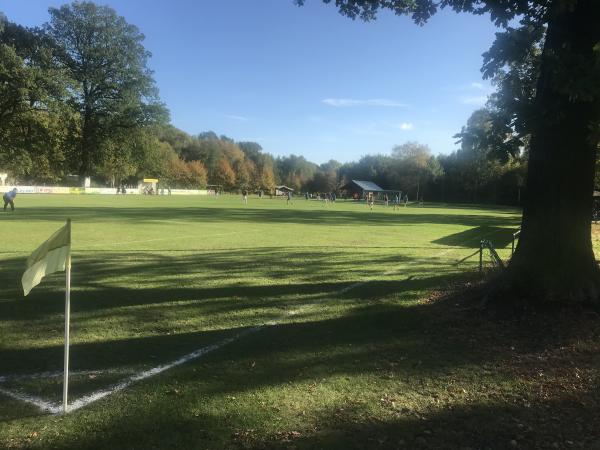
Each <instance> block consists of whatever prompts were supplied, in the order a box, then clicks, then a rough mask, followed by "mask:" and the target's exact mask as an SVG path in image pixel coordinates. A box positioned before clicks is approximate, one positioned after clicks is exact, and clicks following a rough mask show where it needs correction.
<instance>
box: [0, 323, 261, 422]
mask: <svg viewBox="0 0 600 450" xmlns="http://www.w3.org/2000/svg"><path fill="white" fill-rule="evenodd" d="M262 328H263V326H262V325H261V326H256V327H253V328H248V329H247V330H244V331H241V332H239V333H237V334H236V335H234V336H231V337H228V338H226V339H223V340H221V341H219V342H217V343H216V344H212V345H208V346H206V347H201V348H199V349H197V350H194V351H193V352H191V353H188V354H187V355H183V356H182V357H180V358H177V359H176V360H174V361H172V362H170V363H168V364H163V365H161V366H157V367H154V368H152V369H148V370H144V371H142V372H138V373H136V374H134V375H131V376H130V377H127V378H125V379H124V380H123V381H121V382H120V383H117V384H115V385H112V386H110V387H108V388H106V389H101V390H99V391H96V392H92V393H91V394H88V395H85V396H83V397H81V398H79V399H77V400H75V401H74V402H73V403H71V404H70V405H68V407H67V412H73V411H76V410H78V409H80V408H83V407H84V406H87V405H89V404H90V403H93V402H95V401H98V400H100V399H102V398H104V397H107V396H109V395H111V394H114V393H115V392H119V391H122V390H123V389H126V388H128V387H129V386H131V385H132V384H133V383H135V382H137V381H140V380H144V379H146V378H150V377H153V376H155V375H158V374H159V373H162V372H164V371H166V370H169V369H172V368H173V367H176V366H179V365H181V364H184V363H186V362H189V361H192V360H194V359H197V358H200V357H201V356H204V355H206V354H207V353H210V352H212V351H214V350H218V349H220V348H221V347H223V346H225V345H227V344H230V343H231V342H233V341H236V340H238V339H239V338H241V337H242V336H245V335H247V334H250V333H255V332H257V331H259V330H260V329H262ZM42 374H53V372H42ZM60 374H61V375H62V372H61V373H60ZM33 375H34V376H35V375H40V374H33ZM3 379H6V377H3ZM0 393H3V394H5V395H7V396H8V397H11V398H14V399H16V400H21V401H23V402H26V403H30V404H32V405H35V406H37V407H38V408H39V409H40V410H42V411H44V412H49V413H51V414H57V413H60V412H61V411H62V404H58V403H54V402H49V401H45V400H43V399H41V398H39V397H35V396H32V395H28V394H23V393H20V392H15V391H13V390H9V389H6V388H3V387H2V386H0Z"/></svg>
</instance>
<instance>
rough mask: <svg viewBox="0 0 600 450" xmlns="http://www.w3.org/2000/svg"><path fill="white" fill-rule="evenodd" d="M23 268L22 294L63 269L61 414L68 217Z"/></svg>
mask: <svg viewBox="0 0 600 450" xmlns="http://www.w3.org/2000/svg"><path fill="white" fill-rule="evenodd" d="M26 267H27V269H26V270H25V273H24V274H23V276H22V277H21V284H22V285H23V292H24V294H25V295H27V294H29V292H30V291H31V290H32V289H33V288H34V287H36V286H37V285H38V284H40V281H42V278H44V277H45V276H46V275H50V274H51V273H54V272H62V271H63V270H64V271H65V275H66V283H65V286H66V287H65V360H64V373H63V378H64V381H63V413H66V412H67V394H68V391H69V327H70V323H71V219H67V223H66V225H65V226H64V227H62V228H61V229H60V230H58V231H57V232H56V233H54V234H53V235H52V236H50V238H49V239H48V240H47V241H46V242H44V243H43V244H42V245H40V246H39V247H38V248H37V249H35V250H34V252H33V253H32V254H31V255H30V256H29V258H27V265H26Z"/></svg>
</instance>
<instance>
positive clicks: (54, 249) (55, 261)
mask: <svg viewBox="0 0 600 450" xmlns="http://www.w3.org/2000/svg"><path fill="white" fill-rule="evenodd" d="M70 252H71V220H70V219H69V220H67V224H66V225H65V226H64V227H62V228H61V229H60V230H58V231H57V232H56V233H54V234H53V235H52V236H50V239H48V240H47V241H46V242H44V243H43V244H42V245H40V246H39V247H38V248H37V249H36V250H35V251H34V252H33V253H32V254H31V255H30V256H29V258H27V270H25V273H24V274H23V277H22V278H21V283H22V284H23V292H24V293H25V295H27V294H29V291H31V290H32V289H33V288H34V287H35V286H37V285H38V284H40V281H42V278H44V276H46V275H50V274H51V273H54V272H62V271H63V270H65V266H66V264H67V259H68V258H69V255H70Z"/></svg>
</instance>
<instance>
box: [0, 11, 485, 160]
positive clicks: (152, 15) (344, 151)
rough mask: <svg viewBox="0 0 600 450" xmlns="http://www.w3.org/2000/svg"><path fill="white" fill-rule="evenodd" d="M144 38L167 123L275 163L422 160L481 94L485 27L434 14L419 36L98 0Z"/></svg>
mask: <svg viewBox="0 0 600 450" xmlns="http://www.w3.org/2000/svg"><path fill="white" fill-rule="evenodd" d="M62 3H65V2H64V1H54V0H0V11H3V12H4V13H5V14H6V15H7V16H8V18H9V20H11V21H13V22H17V23H20V24H23V25H40V24H42V23H44V22H46V21H47V20H48V13H47V9H48V7H49V6H57V5H60V4H62ZM98 3H100V4H108V5H109V6H111V7H113V8H114V9H115V10H116V11H117V12H118V13H119V14H120V15H122V16H124V17H125V18H126V19H127V21H128V22H130V23H132V24H134V25H136V26H137V27H138V28H139V29H140V30H141V31H142V32H143V33H144V34H145V35H146V41H145V46H146V48H147V49H148V50H149V51H150V52H152V55H153V56H152V58H151V60H150V67H151V68H152V69H153V70H154V71H155V79H156V82H157V85H158V88H159V90H160V95H161V98H162V100H163V101H164V102H165V103H166V104H167V106H168V108H169V110H170V111H171V119H172V123H173V124H174V125H175V126H177V127H178V128H181V129H183V130H185V131H186V132H188V133H190V134H197V133H199V132H202V131H207V130H213V131H215V132H216V133H218V134H225V135H227V136H229V137H231V138H233V139H236V140H252V141H257V142H259V143H260V144H261V145H262V146H263V148H264V149H265V151H268V152H270V153H273V154H274V155H286V154H290V153H295V154H301V155H304V156H305V157H306V158H307V159H309V160H311V161H314V162H317V163H322V162H325V161H327V160H329V159H332V158H333V159H337V160H338V161H342V162H346V161H351V160H356V159H358V158H359V157H360V156H361V155H364V154H369V153H389V152H390V150H391V148H392V147H393V146H394V145H397V144H402V143H404V142H406V141H409V140H411V141H418V142H421V143H424V144H427V145H429V146H430V148H431V150H432V151H433V153H435V154H437V153H449V152H450V151H452V150H453V149H455V148H456V145H455V144H454V139H453V138H452V135H454V134H455V133H457V132H458V131H460V128H461V126H463V125H464V124H465V122H466V120H467V119H468V117H469V115H470V114H471V112H473V111H474V110H475V109H477V108H478V107H480V106H481V105H483V103H484V102H485V99H486V96H487V95H488V94H489V93H490V92H491V87H490V84H489V82H487V81H484V80H482V77H481V72H480V70H479V69H480V67H481V64H482V56H481V55H482V53H483V52H485V51H486V50H487V49H488V48H489V46H490V44H491V43H492V41H493V39H494V32H495V31H496V30H495V28H494V26H493V25H492V23H491V22H490V20H489V18H488V17H485V16H483V17H482V16H478V17H476V16H472V15H467V14H461V15H457V14H454V13H452V12H450V11H444V12H442V13H440V14H438V15H436V16H434V17H433V18H432V19H431V20H430V22H429V23H427V24H426V25H425V26H423V27H419V26H416V25H414V24H413V23H412V22H411V21H410V20H409V19H407V18H405V17H396V16H393V15H391V14H387V13H386V14H381V15H380V17H379V19H378V20H377V21H375V22H371V23H363V22H361V21H352V20H350V19H347V18H345V17H342V16H340V15H339V14H338V13H337V10H336V9H335V8H334V7H333V6H331V5H325V4H323V3H322V2H321V1H320V0H306V5H305V6H304V7H302V8H299V7H297V6H295V5H294V4H293V1H292V0H214V1H209V0H202V1H195V0H169V1H166V0H160V1H159V0H106V1H100V2H98Z"/></svg>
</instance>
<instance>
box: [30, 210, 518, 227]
mask: <svg viewBox="0 0 600 450" xmlns="http://www.w3.org/2000/svg"><path fill="white" fill-rule="evenodd" d="M425 211H427V212H424V210H422V209H420V208H416V209H411V210H410V211H409V212H406V213H403V214H401V215H400V214H398V215H396V216H394V215H391V214H390V213H389V212H377V211H372V212H370V211H368V210H366V209H365V210H360V209H357V210H336V209H331V210H327V209H322V210H321V209H317V210H306V209H271V208H211V207H208V208H207V207H203V206H197V207H188V208H177V207H170V208H162V209H160V208H156V207H152V208H148V207H135V208H126V207H118V208H117V207H115V208H109V207H93V208H92V207H87V208H86V207H70V206H61V207H41V208H31V209H25V210H24V211H23V212H22V217H19V218H20V219H25V220H58V219H59V218H66V217H70V218H72V219H73V221H74V222H86V221H92V222H94V223H101V222H104V221H110V222H114V221H115V220H117V221H120V222H123V223H127V222H131V223H134V224H142V223H151V222H166V223H168V222H169V221H170V220H173V219H175V220H177V221H190V222H198V221H202V222H232V223H236V222H239V223H257V224H265V223H266V224H283V223H295V224H303V225H310V224H314V225H352V224H356V225H365V224H368V225H380V226H396V225H398V224H413V225H424V224H454V225H465V226H472V227H475V226H483V225H488V226H511V225H512V226H518V224H519V223H520V219H519V218H518V217H515V216H512V215H511V216H508V217H506V216H502V215H499V214H498V212H497V211H494V213H493V214H448V212H447V211H440V212H439V213H432V212H430V210H425ZM507 214H514V211H513V212H511V213H507Z"/></svg>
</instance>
